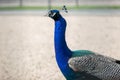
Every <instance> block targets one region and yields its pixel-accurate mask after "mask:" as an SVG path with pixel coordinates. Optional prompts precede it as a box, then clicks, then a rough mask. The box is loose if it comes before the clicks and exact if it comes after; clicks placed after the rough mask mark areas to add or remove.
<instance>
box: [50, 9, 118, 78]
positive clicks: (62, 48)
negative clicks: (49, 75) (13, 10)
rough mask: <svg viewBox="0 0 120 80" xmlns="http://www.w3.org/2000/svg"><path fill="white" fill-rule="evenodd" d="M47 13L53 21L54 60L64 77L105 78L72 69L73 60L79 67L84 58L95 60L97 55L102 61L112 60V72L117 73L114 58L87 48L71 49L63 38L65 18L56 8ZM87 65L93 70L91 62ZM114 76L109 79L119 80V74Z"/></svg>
mask: <svg viewBox="0 0 120 80" xmlns="http://www.w3.org/2000/svg"><path fill="white" fill-rule="evenodd" d="M48 14H49V17H51V18H52V19H54V21H55V31H54V46H55V56H56V61H57V64H58V66H59V68H60V70H61V72H62V73H63V75H64V76H65V78H66V79H67V80H106V79H105V78H104V77H103V78H101V77H99V76H94V75H93V74H92V73H91V74H90V73H87V72H86V71H82V70H81V71H80V69H79V68H78V69H79V71H76V70H74V67H73V66H74V65H73V64H74V63H75V62H74V61H76V63H79V64H78V65H76V63H75V65H76V66H77V67H79V66H80V64H83V65H84V62H85V60H86V61H88V62H89V60H88V59H90V61H91V60H92V58H93V59H95V60H97V57H98V58H100V59H103V62H112V63H113V65H115V66H118V67H117V69H115V70H114V72H117V73H119V71H120V66H119V65H118V64H116V63H115V61H116V60H114V59H111V58H107V57H103V56H99V55H98V56H97V55H95V53H94V52H92V51H88V50H77V51H71V50H70V49H69V48H68V46H67V43H66V40H65V31H66V26H67V23H66V21H65V19H64V18H63V17H62V16H61V15H60V13H59V11H58V10H50V11H49V13H48ZM87 55H88V57H89V55H90V57H89V58H87ZM82 56H83V57H82ZM84 56H85V57H84ZM91 56H92V57H91ZM94 56H97V57H94ZM75 57H78V60H76V59H75ZM72 58H73V59H72ZM81 58H83V59H85V60H84V61H79V60H81ZM70 59H71V62H70V63H71V66H72V67H70V65H69V60H70ZM72 62H73V63H72ZM80 62H82V63H80ZM93 62H94V63H95V64H97V63H96V62H95V61H93ZM93 62H90V63H93ZM114 63H115V64H114ZM87 65H88V66H87V67H88V68H89V67H90V70H91V69H93V71H94V69H95V67H96V66H95V67H94V65H93V64H92V65H93V67H92V68H91V64H90V65H89V64H87ZM105 66H109V65H105ZM80 67H81V66H80ZM83 68H84V67H83ZM103 68H104V67H103ZM110 69H113V67H110ZM103 70H104V69H103ZM91 72H92V71H91ZM107 73H108V72H107ZM95 75H96V74H95ZM100 76H101V75H100ZM116 76H117V77H114V78H110V79H109V80H114V79H116V80H119V79H120V78H119V75H116ZM105 77H106V76H105ZM111 77H113V76H111Z"/></svg>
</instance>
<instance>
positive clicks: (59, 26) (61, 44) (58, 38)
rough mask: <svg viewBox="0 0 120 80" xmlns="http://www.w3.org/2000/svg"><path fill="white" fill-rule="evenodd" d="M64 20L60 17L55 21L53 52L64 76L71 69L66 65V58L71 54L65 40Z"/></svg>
mask: <svg viewBox="0 0 120 80" xmlns="http://www.w3.org/2000/svg"><path fill="white" fill-rule="evenodd" d="M65 31H66V21H65V19H64V18H62V17H60V18H59V19H58V20H56V21H55V32H54V33H55V35H54V42H55V53H56V60H57V63H58V66H59V68H60V70H61V71H62V73H63V74H64V76H65V77H67V76H68V74H70V71H72V70H71V69H70V68H69V66H68V60H69V58H71V56H72V52H71V50H70V49H69V48H68V46H67V44H66V40H65Z"/></svg>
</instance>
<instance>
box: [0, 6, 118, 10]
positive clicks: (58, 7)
mask: <svg viewBox="0 0 120 80" xmlns="http://www.w3.org/2000/svg"><path fill="white" fill-rule="evenodd" d="M51 8H52V9H61V8H62V6H52V7H51ZM67 8H68V9H74V10H79V9H120V6H117V5H112V6H108V5H81V6H67ZM47 9H48V7H47V6H22V7H20V6H11V7H0V10H47Z"/></svg>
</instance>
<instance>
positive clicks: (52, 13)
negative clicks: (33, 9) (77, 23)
mask: <svg viewBox="0 0 120 80" xmlns="http://www.w3.org/2000/svg"><path fill="white" fill-rule="evenodd" d="M48 16H49V17H50V18H52V19H54V20H57V19H59V18H60V17H61V14H60V12H59V10H50V11H49V12H48Z"/></svg>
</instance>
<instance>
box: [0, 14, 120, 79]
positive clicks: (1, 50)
mask: <svg viewBox="0 0 120 80" xmlns="http://www.w3.org/2000/svg"><path fill="white" fill-rule="evenodd" d="M65 18H66V20H67V23H68V27H67V32H66V39H67V43H68V46H69V47H70V48H71V49H72V50H76V49H87V50H92V51H95V52H98V53H100V54H103V55H107V56H111V57H113V58H116V59H120V38H119V34H120V16H119V15H77V16H76V15H69V14H68V15H67V14H65ZM53 26H54V21H53V20H52V19H50V18H48V17H44V16H40V15H37V16H35V15H22V16H21V15H1V16H0V80H65V79H64V77H63V76H62V74H61V72H60V71H59V69H58V67H57V64H56V62H55V57H54V55H55V54H54V46H53V31H54V27H53Z"/></svg>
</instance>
